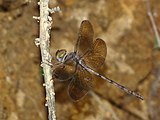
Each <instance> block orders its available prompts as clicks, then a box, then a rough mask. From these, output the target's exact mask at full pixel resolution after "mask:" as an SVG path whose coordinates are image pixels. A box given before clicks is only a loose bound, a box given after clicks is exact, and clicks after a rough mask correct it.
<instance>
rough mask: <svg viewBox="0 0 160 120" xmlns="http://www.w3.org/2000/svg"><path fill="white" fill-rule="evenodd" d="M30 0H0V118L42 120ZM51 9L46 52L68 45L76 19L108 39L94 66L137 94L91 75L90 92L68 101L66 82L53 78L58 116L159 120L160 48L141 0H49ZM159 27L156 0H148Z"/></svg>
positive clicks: (61, 119) (67, 119) (33, 0)
mask: <svg viewBox="0 0 160 120" xmlns="http://www.w3.org/2000/svg"><path fill="white" fill-rule="evenodd" d="M37 2H38V1H37V0H23V1H22V0H0V120H47V109H46V107H45V106H44V104H45V91H44V87H43V86H42V84H43V82H44V81H43V76H42V72H41V71H42V68H41V67H40V63H41V58H40V51H39V48H37V47H36V46H35V44H34V39H35V38H37V37H38V35H39V24H38V23H37V21H36V20H35V19H33V18H32V17H33V16H39V8H38V5H37ZM57 5H58V6H60V8H61V12H58V13H54V14H53V15H52V17H53V24H52V31H51V48H50V51H51V54H52V56H53V57H54V54H55V52H56V50H57V49H61V48H65V49H67V50H68V51H72V50H73V48H74V45H75V42H76V40H77V32H78V29H79V25H80V23H81V21H82V20H84V19H88V20H90V22H91V23H92V24H93V27H94V32H95V35H94V37H95V38H97V37H99V38H102V39H103V40H104V41H105V42H106V44H107V57H106V61H105V64H104V65H103V66H102V68H99V69H98V70H97V71H98V72H100V73H102V74H104V75H105V76H107V77H109V78H111V79H113V80H115V81H117V82H119V83H120V84H122V85H124V86H126V87H127V88H130V89H131V90H135V91H137V92H138V93H140V94H141V95H142V96H143V97H144V100H143V101H141V100H139V99H137V98H136V97H134V96H130V95H128V94H126V93H124V92H123V91H121V90H119V89H118V88H116V87H115V86H113V85H111V84H109V83H107V82H106V81H104V80H102V79H100V78H98V77H96V76H93V79H94V80H93V81H94V85H93V88H92V92H91V94H88V95H86V96H85V98H84V99H82V100H81V101H79V102H76V103H75V102H73V101H72V100H71V99H70V98H69V96H68V94H67V85H68V82H64V83H61V82H55V87H56V88H55V92H56V115H57V120H160V101H159V100H160V95H159V92H160V51H159V49H158V47H157V43H156V38H155V35H154V31H153V27H152V25H151V22H150V19H149V17H148V15H147V8H146V0H50V7H55V6H57ZM150 6H151V10H152V12H153V16H154V19H155V22H156V26H157V28H158V30H160V12H158V11H160V0H151V1H150Z"/></svg>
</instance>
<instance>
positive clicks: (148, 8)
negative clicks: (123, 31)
mask: <svg viewBox="0 0 160 120" xmlns="http://www.w3.org/2000/svg"><path fill="white" fill-rule="evenodd" d="M146 4H147V14H148V16H149V19H150V21H151V24H152V27H153V31H154V34H155V37H156V40H157V46H158V48H160V36H159V34H158V29H157V26H156V23H155V20H154V17H153V14H152V12H151V6H150V0H146Z"/></svg>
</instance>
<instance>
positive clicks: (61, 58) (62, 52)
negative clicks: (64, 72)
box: [56, 49, 67, 62]
mask: <svg viewBox="0 0 160 120" xmlns="http://www.w3.org/2000/svg"><path fill="white" fill-rule="evenodd" d="M66 55H67V51H66V50H65V49H61V50H57V52H56V59H57V60H58V61H59V62H64V58H65V56H66Z"/></svg>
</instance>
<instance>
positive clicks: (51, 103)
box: [33, 0, 56, 120]
mask: <svg viewBox="0 0 160 120" xmlns="http://www.w3.org/2000/svg"><path fill="white" fill-rule="evenodd" d="M48 3H49V0H40V2H38V5H40V17H33V18H35V19H37V20H38V22H40V33H39V34H40V36H39V38H36V39H35V44H36V46H39V45H40V50H41V57H42V65H41V66H42V67H43V71H44V81H45V83H44V84H43V85H44V86H45V89H46V101H47V103H46V104H45V105H46V106H48V119H49V120H56V115H55V92H54V85H53V80H52V73H51V66H50V65H48V64H45V63H46V61H47V62H51V58H52V57H51V55H50V54H49V43H50V41H49V39H50V30H51V24H52V18H51V17H50V16H49V12H50V9H49V8H48Z"/></svg>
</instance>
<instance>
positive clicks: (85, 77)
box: [68, 66, 92, 101]
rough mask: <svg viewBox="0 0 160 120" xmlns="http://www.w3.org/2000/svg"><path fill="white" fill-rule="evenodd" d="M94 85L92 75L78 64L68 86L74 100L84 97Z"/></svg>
mask: <svg viewBox="0 0 160 120" xmlns="http://www.w3.org/2000/svg"><path fill="white" fill-rule="evenodd" d="M91 86H92V76H91V74H90V73H89V72H88V71H86V70H85V69H84V68H82V67H80V66H77V72H76V74H75V75H74V77H73V78H72V80H71V82H70V84H69V86H68V94H69V96H70V97H71V98H72V100H74V101H77V100H80V99H81V98H83V97H84V96H85V95H86V94H87V93H88V91H89V89H90V88H91Z"/></svg>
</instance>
